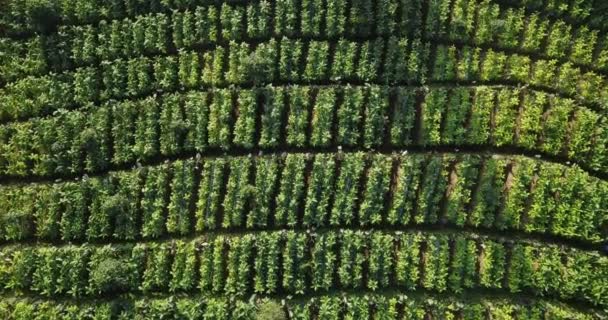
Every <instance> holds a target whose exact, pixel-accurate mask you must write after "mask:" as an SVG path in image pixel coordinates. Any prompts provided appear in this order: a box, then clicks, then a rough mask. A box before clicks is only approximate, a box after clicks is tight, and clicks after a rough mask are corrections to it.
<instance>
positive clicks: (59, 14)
mask: <svg viewBox="0 0 608 320" xmlns="http://www.w3.org/2000/svg"><path fill="white" fill-rule="evenodd" d="M225 2H228V3H234V2H238V0H236V1H232V0H228V1H225ZM213 3H215V2H214V1H210V0H151V1H141V0H59V1H48V0H43V1H28V0H10V1H6V3H5V4H4V5H5V6H6V9H5V10H3V11H2V13H1V14H0V26H2V27H3V29H4V32H5V33H6V34H8V35H11V36H19V35H25V36H27V35H29V34H32V33H39V32H43V33H44V32H51V31H53V29H54V27H56V26H57V25H64V24H68V25H69V24H87V23H99V22H100V21H103V20H114V19H123V18H126V17H135V16H137V15H143V14H147V13H152V12H159V13H163V12H164V13H170V12H171V11H173V10H185V9H188V8H193V7H195V6H198V5H209V4H213ZM41 16H46V21H44V20H43V19H41Z"/></svg>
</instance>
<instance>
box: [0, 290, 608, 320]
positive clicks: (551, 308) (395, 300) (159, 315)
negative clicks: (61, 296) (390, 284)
mask: <svg viewBox="0 0 608 320" xmlns="http://www.w3.org/2000/svg"><path fill="white" fill-rule="evenodd" d="M406 294H407V295H406ZM279 314H282V315H283V317H284V316H285V314H288V315H289V319H294V320H318V319H319V320H320V319H333V320H339V319H344V320H348V319H360V318H361V319H385V320H398V319H399V320H424V319H428V318H429V317H430V318H433V319H435V318H440V319H444V318H445V319H453V318H458V317H462V318H464V319H476V320H486V319H487V320H489V319H497V318H499V319H517V320H539V319H576V320H591V319H602V316H603V315H602V314H598V313H594V312H591V311H580V310H576V309H573V308H571V307H568V306H566V305H563V304H560V303H555V302H548V301H543V300H536V301H516V300H511V299H499V298H481V299H478V298H458V299H446V298H445V297H439V296H437V295H432V294H427V295H411V292H402V293H401V292H396V293H395V292H393V293H389V294H373V293H371V294H370V293H368V294H362V295H345V296H339V295H318V296H313V297H311V298H308V299H303V300H298V301H291V300H290V301H287V303H285V302H282V303H281V304H279V301H276V300H275V299H267V298H258V299H255V300H248V301H245V300H232V299H228V298H218V297H213V296H211V297H205V296H200V295H196V296H192V297H176V298H174V297H171V298H162V297H159V298H128V299H116V300H112V301H103V302H97V303H79V304H76V303H70V302H63V303H61V302H54V301H47V300H36V299H17V300H15V301H11V302H8V301H4V302H1V303H0V315H1V316H2V318H3V319H7V320H13V319H23V318H34V319H39V318H40V319H42V318H60V319H75V320H82V319H89V318H90V317H93V318H94V319H98V318H99V319H137V320H142V319H234V320H254V319H260V318H262V317H264V316H272V315H274V316H275V317H276V316H278V315H279ZM262 319H263V318H262ZM279 319H282V318H279Z"/></svg>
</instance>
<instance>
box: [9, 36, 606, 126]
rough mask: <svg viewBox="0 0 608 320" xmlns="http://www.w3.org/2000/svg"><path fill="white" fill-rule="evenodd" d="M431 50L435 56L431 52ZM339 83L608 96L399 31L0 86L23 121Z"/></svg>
mask: <svg viewBox="0 0 608 320" xmlns="http://www.w3.org/2000/svg"><path fill="white" fill-rule="evenodd" d="M430 51H433V52H434V54H432V55H430V56H429V52H430ZM429 59H432V61H430V63H429V62H428V60H429ZM427 65H431V66H432V70H427ZM343 82H348V83H353V82H354V83H363V82H365V83H368V82H369V83H376V84H387V85H388V84H396V83H397V84H406V83H407V84H420V83H426V82H428V83H430V84H432V83H435V82H463V83H504V84H527V85H531V86H533V87H535V88H536V87H540V88H543V90H548V91H551V92H554V93H559V94H560V95H562V96H567V97H571V98H572V99H574V100H576V101H577V102H579V103H580V104H583V105H589V106H591V107H592V108H594V109H598V110H601V111H604V110H605V109H606V105H607V101H608V100H607V99H608V91H607V90H606V88H608V86H607V83H606V80H605V79H604V78H603V77H602V76H599V75H597V74H595V73H593V72H584V71H582V70H581V69H580V68H578V67H575V66H573V65H572V64H571V63H565V64H558V63H557V61H556V60H531V59H530V58H529V57H528V56H524V55H518V54H507V53H504V52H501V51H493V50H482V49H479V48H472V47H468V46H464V47H460V48H456V47H455V46H445V45H438V46H433V47H431V46H430V44H429V43H424V42H420V41H419V40H417V39H414V40H408V39H407V38H398V37H389V38H388V39H386V40H385V39H383V38H375V39H371V40H366V41H360V40H346V39H341V40H338V41H324V40H310V41H309V40H305V41H302V40H297V39H290V38H281V39H275V38H271V39H270V40H268V41H265V42H261V43H258V44H255V45H254V44H252V43H246V42H240V43H239V42H235V41H231V42H230V43H229V44H227V45H223V46H218V47H216V48H215V49H210V50H207V51H205V52H204V53H199V52H196V51H180V52H179V53H178V54H176V55H169V56H156V57H137V58H133V59H128V60H127V59H124V60H123V59H117V60H112V61H107V63H103V64H101V65H99V66H98V67H95V68H93V67H82V68H78V69H76V70H75V71H74V72H66V73H63V74H58V75H49V76H42V77H27V78H24V79H22V80H19V81H17V82H14V83H11V84H9V85H8V86H7V87H5V88H3V89H0V92H1V93H2V94H1V95H0V119H1V120H4V121H13V120H19V119H27V118H30V117H33V116H37V115H47V114H50V113H52V112H53V111H56V110H62V109H74V108H78V107H80V108H82V107H86V106H87V105H90V104H95V105H100V104H103V103H105V102H108V101H110V100H112V99H121V100H124V99H133V98H138V97H142V96H150V95H153V94H155V93H158V92H165V93H166V92H174V91H183V90H185V89H201V88H208V87H226V86H229V85H246V86H251V85H254V86H255V85H263V84H266V83H274V84H277V83H279V84H284V83H290V84H309V83H336V84H339V83H343Z"/></svg>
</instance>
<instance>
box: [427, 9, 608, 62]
mask: <svg viewBox="0 0 608 320" xmlns="http://www.w3.org/2000/svg"><path fill="white" fill-rule="evenodd" d="M499 2H500V1H499ZM520 5H521V4H520ZM428 10H429V11H428V15H427V17H426V21H425V31H426V32H427V34H428V35H429V36H430V37H431V38H433V37H439V38H445V39H450V40H454V41H463V42H467V43H471V42H472V43H475V44H476V45H492V46H496V47H498V48H501V49H514V50H518V51H521V52H530V53H535V54H540V55H541V56H543V57H546V58H549V59H567V61H570V62H573V63H576V64H580V65H588V66H590V65H593V66H594V69H595V70H601V71H606V67H608V64H607V63H608V38H606V37H605V34H604V33H602V32H601V31H599V30H593V29H590V28H589V27H588V26H585V25H582V26H580V27H575V26H572V25H571V24H569V23H567V22H564V21H563V20H560V19H556V20H554V21H552V20H550V19H547V18H546V16H545V15H544V14H543V13H538V12H537V13H533V14H530V13H526V11H525V9H524V8H523V7H519V8H513V7H510V8H508V7H505V6H500V5H499V4H497V3H493V2H492V1H489V0H431V1H429V8H428Z"/></svg>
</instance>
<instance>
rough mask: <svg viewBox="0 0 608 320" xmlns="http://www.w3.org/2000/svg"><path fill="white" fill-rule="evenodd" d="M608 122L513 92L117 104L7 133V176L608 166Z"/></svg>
mask: <svg viewBox="0 0 608 320" xmlns="http://www.w3.org/2000/svg"><path fill="white" fill-rule="evenodd" d="M607 128H608V127H607V125H606V118H605V117H602V116H600V115H599V114H597V113H595V112H593V111H591V110H588V109H586V108H583V107H579V108H576V107H575V104H574V102H573V101H572V100H569V99H563V98H559V97H554V96H549V95H547V94H545V93H543V92H536V91H534V90H527V89H520V88H508V87H483V86H482V87H423V88H419V89H416V88H410V87H388V86H372V85H366V86H344V87H338V86H285V87H273V86H267V87H263V88H253V89H234V88H228V89H213V90H209V91H204V92H189V93H185V94H166V95H162V96H156V97H151V98H146V99H142V100H138V101H124V102H119V103H109V104H106V105H104V106H102V107H99V108H92V109H91V110H90V111H86V110H85V111H84V112H83V111H66V112H60V113H58V114H57V115H55V116H54V117H51V118H44V119H36V120H33V121H29V122H24V123H15V124H11V125H3V126H0V172H2V173H3V174H4V175H5V176H13V177H24V176H31V175H33V176H39V177H65V176H74V175H80V174H82V173H84V172H103V171H105V170H108V169H109V168H112V166H113V165H125V164H131V163H134V162H135V161H136V160H144V161H145V160H146V159H150V158H154V157H158V156H164V157H167V156H173V155H180V154H184V153H186V154H193V153H194V152H200V153H203V154H204V153H205V152H206V151H208V150H214V149H215V150H217V149H221V150H231V149H243V150H270V149H276V148H281V147H286V146H287V147H296V148H326V147H330V146H342V145H344V146H351V147H354V148H366V149H368V148H376V147H383V146H384V147H403V146H406V147H407V146H442V145H447V146H459V145H469V146H471V145H472V146H496V147H502V146H512V147H518V148H521V149H523V150H529V151H531V152H540V153H543V154H548V155H553V156H559V157H563V158H566V159H569V160H570V161H574V162H576V163H578V164H580V165H581V167H583V168H585V169H591V170H595V171H597V172H602V173H605V172H606V171H607V170H608V154H607V153H606V150H605V149H606V147H607V146H608V130H607Z"/></svg>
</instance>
